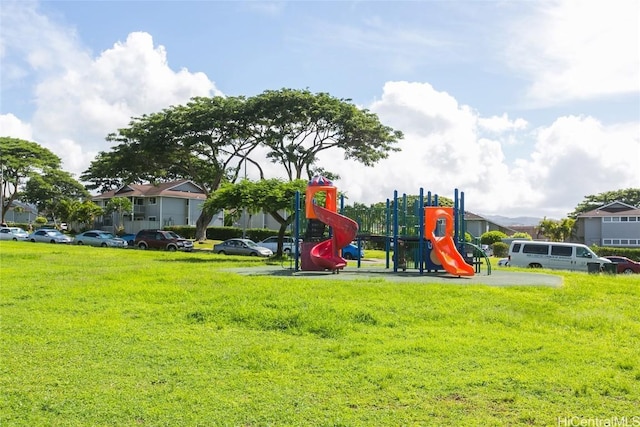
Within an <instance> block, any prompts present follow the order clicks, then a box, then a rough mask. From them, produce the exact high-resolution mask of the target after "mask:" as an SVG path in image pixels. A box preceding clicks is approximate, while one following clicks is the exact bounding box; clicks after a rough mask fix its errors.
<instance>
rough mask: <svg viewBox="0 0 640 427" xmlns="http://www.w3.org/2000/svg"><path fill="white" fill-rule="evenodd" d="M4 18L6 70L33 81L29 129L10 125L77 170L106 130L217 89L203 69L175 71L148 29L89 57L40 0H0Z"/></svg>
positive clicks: (101, 143) (103, 145)
mask: <svg viewBox="0 0 640 427" xmlns="http://www.w3.org/2000/svg"><path fill="white" fill-rule="evenodd" d="M2 24H3V30H2V41H1V45H2V46H3V48H2V55H3V58H5V59H7V62H9V63H10V64H11V65H12V73H11V75H12V76H19V77H21V78H25V77H28V78H30V79H33V80H34V81H35V84H34V86H35V91H34V93H33V94H32V95H33V96H34V101H33V102H34V104H35V106H36V108H35V112H34V113H33V117H32V118H31V119H30V124H29V125H28V126H29V127H30V132H25V129H22V130H20V129H19V128H17V127H16V126H15V123H14V126H12V127H11V128H8V130H9V131H10V132H11V135H12V136H28V137H29V139H32V140H34V141H36V142H38V143H40V144H42V145H43V146H45V147H47V148H49V149H50V150H52V151H53V152H55V153H56V154H58V155H59V156H60V157H61V158H62V161H63V168H65V170H68V171H69V172H72V173H74V174H76V175H78V174H80V173H81V172H82V171H84V170H85V169H86V168H87V167H88V165H89V163H90V161H91V160H93V158H94V157H95V155H96V154H97V153H98V152H99V151H104V150H108V149H109V148H110V143H107V142H106V141H105V137H106V136H107V134H108V133H110V132H114V131H115V130H117V129H118V128H120V127H124V126H126V125H127V124H128V123H129V121H130V119H131V117H134V116H140V115H142V114H145V113H150V112H155V111H159V110H161V109H162V108H166V107H168V106H169V105H173V104H179V103H183V102H186V101H188V100H189V99H190V98H191V97H193V96H211V95H214V94H221V93H220V92H219V91H218V90H217V89H216V87H215V84H214V83H213V82H212V81H210V80H209V79H208V77H207V76H206V75H205V74H204V73H192V72H190V71H188V70H187V69H181V70H179V71H174V70H173V69H172V68H171V67H170V66H169V63H168V60H167V54H166V51H165V49H164V47H163V46H154V43H153V39H152V37H151V35H149V34H147V33H142V32H138V33H131V34H129V35H128V37H127V38H126V40H125V41H124V42H117V43H115V44H114V45H113V47H112V48H110V49H107V50H105V51H104V52H101V53H100V54H99V55H97V56H95V57H94V56H93V55H91V54H90V53H89V51H88V49H86V48H85V47H84V46H83V45H82V44H80V43H79V41H78V40H77V39H76V36H75V33H74V32H73V31H72V30H69V29H67V28H65V27H61V26H59V25H58V24H56V23H54V22H52V21H50V20H49V19H48V18H47V17H45V16H43V15H41V14H40V13H39V12H38V10H37V3H32V2H21V3H16V2H7V3H6V4H5V3H3V7H2ZM9 59H10V60H9ZM5 77H10V76H5ZM6 120H7V119H6V118H4V119H3V122H4V121H6ZM9 122H11V121H10V120H9ZM13 122H15V120H14V121H13ZM5 126H8V125H6V124H4V123H3V130H4V128H5Z"/></svg>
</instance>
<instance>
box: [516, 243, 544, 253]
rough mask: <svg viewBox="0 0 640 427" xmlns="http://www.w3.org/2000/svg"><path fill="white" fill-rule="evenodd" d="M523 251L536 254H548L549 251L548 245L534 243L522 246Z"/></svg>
mask: <svg viewBox="0 0 640 427" xmlns="http://www.w3.org/2000/svg"><path fill="white" fill-rule="evenodd" d="M522 253H525V254H536V255H547V254H548V253H549V246H548V245H533V244H525V245H524V247H523V248H522Z"/></svg>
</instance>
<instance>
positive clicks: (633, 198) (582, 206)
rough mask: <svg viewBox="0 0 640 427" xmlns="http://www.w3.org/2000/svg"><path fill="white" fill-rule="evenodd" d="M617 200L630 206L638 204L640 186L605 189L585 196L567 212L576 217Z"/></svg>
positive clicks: (639, 204) (639, 201)
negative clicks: (571, 210) (572, 209)
mask: <svg viewBox="0 0 640 427" xmlns="http://www.w3.org/2000/svg"><path fill="white" fill-rule="evenodd" d="M615 201H619V202H622V203H626V204H628V205H631V206H636V207H638V206H640V188H626V189H623V190H613V191H605V192H604V193H600V194H592V195H589V196H585V197H584V200H583V201H582V202H580V203H579V204H578V206H576V208H575V209H574V211H573V212H571V213H570V214H569V217H570V218H576V217H577V216H578V215H580V214H581V213H583V212H589V211H592V210H594V209H596V208H599V207H600V206H602V205H606V204H607V203H611V202H615Z"/></svg>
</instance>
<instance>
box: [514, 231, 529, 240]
mask: <svg viewBox="0 0 640 427" xmlns="http://www.w3.org/2000/svg"><path fill="white" fill-rule="evenodd" d="M511 238H512V239H518V240H533V239H532V238H531V234H529V233H525V232H524V231H519V232H517V233H513V234H512V235H511Z"/></svg>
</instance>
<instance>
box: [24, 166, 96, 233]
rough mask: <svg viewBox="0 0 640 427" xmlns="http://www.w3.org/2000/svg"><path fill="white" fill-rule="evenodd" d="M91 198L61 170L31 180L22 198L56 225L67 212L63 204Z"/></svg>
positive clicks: (69, 175) (80, 185)
mask: <svg viewBox="0 0 640 427" xmlns="http://www.w3.org/2000/svg"><path fill="white" fill-rule="evenodd" d="M89 197H90V194H89V192H88V191H87V189H86V188H85V187H84V186H83V185H82V184H81V183H80V182H78V181H77V180H76V179H75V178H73V176H72V175H71V174H70V173H68V172H65V171H63V170H59V169H48V170H46V171H44V173H43V174H42V175H34V176H31V178H29V181H27V183H26V185H25V186H24V191H23V193H22V195H21V197H20V199H21V200H24V201H26V202H29V203H33V204H35V205H36V206H37V207H38V212H41V213H44V214H46V215H47V216H50V217H51V218H53V221H54V223H57V222H58V219H59V218H60V217H61V215H60V212H63V211H64V210H65V208H64V207H62V206H61V203H62V202H63V201H65V200H68V201H74V200H75V201H80V200H84V199H88V198H89Z"/></svg>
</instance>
